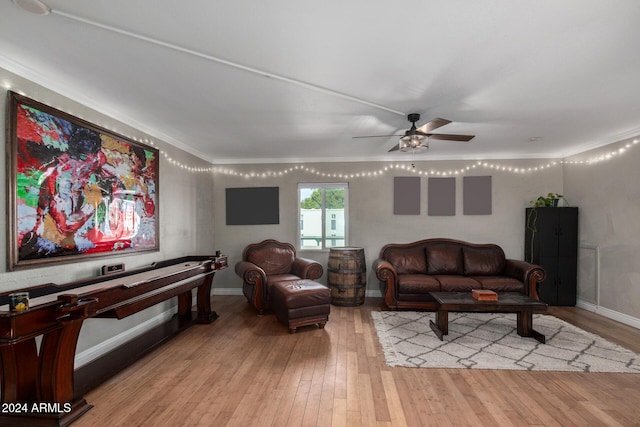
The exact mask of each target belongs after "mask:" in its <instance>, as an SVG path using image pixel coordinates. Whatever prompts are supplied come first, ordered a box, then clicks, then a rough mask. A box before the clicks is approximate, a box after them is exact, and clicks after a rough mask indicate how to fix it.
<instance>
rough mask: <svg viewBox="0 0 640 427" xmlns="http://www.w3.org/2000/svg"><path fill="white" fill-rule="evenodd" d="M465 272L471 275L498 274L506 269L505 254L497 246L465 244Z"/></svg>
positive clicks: (463, 249)
mask: <svg viewBox="0 0 640 427" xmlns="http://www.w3.org/2000/svg"><path fill="white" fill-rule="evenodd" d="M462 254H463V258H464V273H465V274H466V275H469V276H496V275H500V274H502V273H503V271H504V265H505V256H504V252H503V251H502V249H500V248H499V247H497V246H487V247H482V248H477V247H471V246H464V247H463V248H462Z"/></svg>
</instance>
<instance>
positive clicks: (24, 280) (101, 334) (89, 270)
mask: <svg viewBox="0 0 640 427" xmlns="http://www.w3.org/2000/svg"><path fill="white" fill-rule="evenodd" d="M0 82H1V83H2V84H10V85H11V90H13V91H15V92H19V93H20V92H23V93H24V94H25V95H26V96H28V97H30V98H33V99H36V100H39V101H41V102H43V103H45V104H48V105H51V106H54V107H55V108H58V109H61V110H64V111H67V112H70V113H72V114H74V115H76V116H81V117H82V118H84V119H85V120H88V121H90V122H92V123H96V124H100V125H101V126H103V127H107V128H109V129H113V130H114V131H115V132H117V133H120V134H122V135H125V136H127V137H130V138H134V139H138V140H140V141H144V140H145V139H153V138H150V137H149V136H148V135H145V134H143V133H141V132H140V131H137V130H136V129H133V128H131V127H129V126H126V125H124V124H122V123H120V122H117V121H115V120H113V119H111V118H109V117H106V116H104V115H102V114H100V113H98V112H96V111H93V110H91V109H89V108H86V107H84V106H82V105H79V104H78V103H76V102H73V101H72V100H69V99H67V98H65V97H63V96H61V95H59V94H56V93H54V92H51V91H49V90H47V89H45V88H42V87H41V86H38V85H36V84H34V83H31V82H29V81H27V80H25V79H22V78H20V77H18V76H16V75H14V74H12V73H9V72H8V71H6V70H4V69H2V68H0ZM6 92H7V88H6V87H1V88H0V97H1V99H2V108H1V109H0V111H1V113H0V135H1V136H0V138H1V139H2V141H3V146H4V142H5V141H6V130H5V123H6V117H5V116H6V97H7V96H6ZM153 141H154V143H155V145H156V147H158V148H160V149H161V150H166V152H167V155H169V156H170V157H171V158H172V159H174V160H175V161H177V162H180V163H183V164H189V165H191V166H194V167H209V164H208V163H207V162H204V161H202V160H200V159H198V158H196V157H194V156H193V155H190V154H187V153H185V152H183V151H181V150H179V149H177V148H174V147H172V146H170V145H168V144H165V143H163V142H162V141H158V140H156V139H153ZM5 155H6V154H5V150H2V154H0V156H2V160H1V161H0V194H1V195H2V196H1V197H0V198H1V199H2V200H3V202H2V203H1V204H0V241H2V242H3V244H2V245H0V260H1V262H0V292H4V291H9V290H12V289H17V288H23V287H27V286H34V285H39V284H42V283H47V282H53V283H67V282H70V281H74V280H78V279H83V278H87V277H91V276H94V275H97V274H98V271H99V269H100V266H102V265H104V264H107V263H116V262H124V263H125V265H126V268H127V269H132V268H135V267H139V266H143V265H148V264H151V263H152V262H154V261H160V260H163V259H169V258H175V257H179V256H183V255H190V254H206V253H212V250H213V245H212V241H213V223H212V221H211V211H212V210H213V194H212V191H211V188H212V187H213V177H212V175H211V174H210V173H195V172H190V171H187V170H186V169H183V168H181V167H179V166H177V165H175V164H173V163H171V162H169V161H168V160H167V159H166V158H165V156H163V155H161V156H160V179H159V188H160V191H159V193H160V194H159V205H160V212H159V214H160V251H159V252H151V253H145V254H141V255H127V256H126V257H123V256H116V257H106V258H104V257H101V258H99V259H97V260H93V261H85V262H77V263H72V264H60V265H50V266H48V267H41V268H32V269H27V270H20V271H14V272H8V271H7V265H6V259H7V252H6V245H5V244H4V242H6V241H7V212H6V208H7V206H6V200H7V186H6V176H7V172H6V165H7V163H6V158H5ZM172 306H175V302H167V303H165V304H159V305H158V306H155V307H153V308H151V309H149V310H146V311H144V312H141V313H138V314H136V315H134V316H132V317H129V318H127V319H123V320H121V321H113V320H89V321H87V322H85V325H84V326H83V328H82V334H81V338H80V341H79V343H78V350H79V351H82V350H83V349H86V348H88V347H91V346H92V345H94V344H95V343H100V342H103V341H104V340H105V339H107V338H109V337H111V336H113V335H115V334H118V333H120V332H122V331H127V330H129V329H130V328H132V327H134V326H135V325H138V324H140V323H141V322H144V321H146V320H149V319H151V318H153V317H154V316H156V315H157V314H158V313H162V312H165V311H167V310H171V309H172Z"/></svg>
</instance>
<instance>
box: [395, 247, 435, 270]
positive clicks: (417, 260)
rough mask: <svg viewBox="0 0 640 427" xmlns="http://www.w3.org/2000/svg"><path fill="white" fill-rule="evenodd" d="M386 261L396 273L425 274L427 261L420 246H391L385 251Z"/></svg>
mask: <svg viewBox="0 0 640 427" xmlns="http://www.w3.org/2000/svg"><path fill="white" fill-rule="evenodd" d="M385 255H386V258H387V261H389V263H390V264H391V265H393V268H395V269H396V273H398V274H426V273H427V262H426V260H425V259H424V249H423V248H422V246H420V247H414V248H392V249H389V250H387V252H386V254H385Z"/></svg>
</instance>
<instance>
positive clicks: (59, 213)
mask: <svg viewBox="0 0 640 427" xmlns="http://www.w3.org/2000/svg"><path fill="white" fill-rule="evenodd" d="M7 104H8V114H7V142H8V150H7V175H8V176H7V187H8V189H7V204H8V206H7V214H8V223H7V227H8V232H7V236H8V239H7V245H8V247H7V254H8V257H7V261H8V265H7V268H8V270H10V271H11V270H14V269H19V268H32V267H38V266H44V265H50V264H51V263H60V262H77V261H82V260H86V259H92V258H95V257H103V256H108V255H117V254H119V255H124V254H129V253H132V252H145V251H158V250H159V249H160V245H159V234H158V230H159V228H158V226H159V221H158V214H159V205H158V202H159V200H158V194H159V193H158V191H159V160H160V159H159V150H158V149H156V148H154V147H150V146H148V145H145V144H142V143H140V142H137V141H134V140H132V139H130V138H127V137H125V136H123V135H119V134H117V133H114V132H112V131H110V130H108V129H105V128H103V127H100V126H97V125H95V124H93V123H90V122H88V121H86V120H83V119H81V118H78V117H75V116H73V115H71V114H68V113H65V112H63V111H60V110H58V109H55V108H53V107H51V106H48V105H45V104H43V103H41V102H38V101H36V100H34V99H31V98H28V97H26V96H24V95H20V94H18V93H15V92H13V91H9V92H8V95H7Z"/></svg>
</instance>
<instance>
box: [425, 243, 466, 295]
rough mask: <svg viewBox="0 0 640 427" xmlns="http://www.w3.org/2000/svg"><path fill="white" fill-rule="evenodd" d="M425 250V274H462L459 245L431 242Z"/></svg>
mask: <svg viewBox="0 0 640 427" xmlns="http://www.w3.org/2000/svg"><path fill="white" fill-rule="evenodd" d="M425 251H426V257H427V274H431V275H434V274H464V268H463V263H462V249H461V248H460V245H456V244H455V243H431V244H428V245H427V246H426V249H425ZM443 290H445V289H443Z"/></svg>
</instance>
